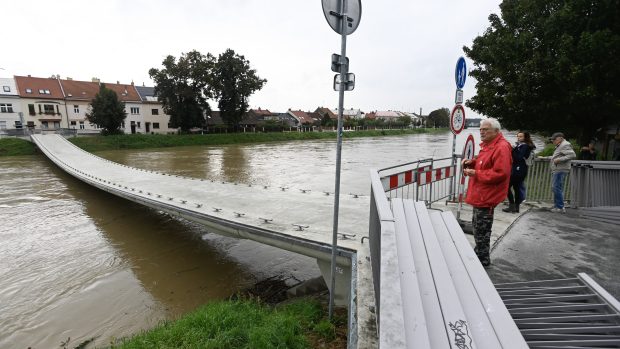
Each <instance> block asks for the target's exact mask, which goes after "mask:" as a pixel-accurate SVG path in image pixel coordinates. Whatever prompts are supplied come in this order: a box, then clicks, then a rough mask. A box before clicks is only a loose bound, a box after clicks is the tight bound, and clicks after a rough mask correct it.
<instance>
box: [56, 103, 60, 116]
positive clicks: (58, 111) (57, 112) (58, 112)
mask: <svg viewBox="0 0 620 349" xmlns="http://www.w3.org/2000/svg"><path fill="white" fill-rule="evenodd" d="M56 114H58V115H60V110H58V104H56Z"/></svg>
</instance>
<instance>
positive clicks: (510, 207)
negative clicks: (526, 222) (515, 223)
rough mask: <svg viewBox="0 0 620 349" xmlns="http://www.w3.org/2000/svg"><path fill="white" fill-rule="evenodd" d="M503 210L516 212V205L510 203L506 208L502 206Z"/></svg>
mask: <svg viewBox="0 0 620 349" xmlns="http://www.w3.org/2000/svg"><path fill="white" fill-rule="evenodd" d="M502 211H504V212H509V213H514V212H515V205H514V204H510V206H508V207H506V208H502ZM516 212H519V211H516Z"/></svg>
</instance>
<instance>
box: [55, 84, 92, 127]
mask: <svg viewBox="0 0 620 349" xmlns="http://www.w3.org/2000/svg"><path fill="white" fill-rule="evenodd" d="M59 81H60V87H61V88H62V91H63V94H64V96H65V107H66V113H67V116H68V122H69V128H70V129H75V130H78V131H77V132H78V133H99V132H100V131H101V129H100V128H99V127H98V126H97V125H95V124H92V123H90V122H89V121H88V120H87V119H86V115H87V114H88V113H90V110H91V109H90V103H91V102H92V100H93V99H94V98H95V96H96V95H97V93H99V82H97V81H77V80H73V79H71V78H67V79H60V80H59Z"/></svg>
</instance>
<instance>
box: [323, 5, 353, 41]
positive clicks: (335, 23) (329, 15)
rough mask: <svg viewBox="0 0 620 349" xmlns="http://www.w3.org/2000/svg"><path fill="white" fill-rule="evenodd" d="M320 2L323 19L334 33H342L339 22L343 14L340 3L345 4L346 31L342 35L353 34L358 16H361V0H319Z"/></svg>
mask: <svg viewBox="0 0 620 349" xmlns="http://www.w3.org/2000/svg"><path fill="white" fill-rule="evenodd" d="M321 2H322V4H323V14H324V15H325V19H326V20H327V23H328V24H329V26H330V27H332V29H333V30H334V31H335V32H336V33H338V34H341V35H342V34H343V33H342V25H341V24H340V22H341V19H342V15H343V11H342V9H341V8H340V6H341V4H346V10H347V12H346V15H347V24H346V25H345V27H346V33H344V35H349V34H353V32H354V31H355V29H357V27H358V26H359V25H360V18H361V17H362V2H361V0H321Z"/></svg>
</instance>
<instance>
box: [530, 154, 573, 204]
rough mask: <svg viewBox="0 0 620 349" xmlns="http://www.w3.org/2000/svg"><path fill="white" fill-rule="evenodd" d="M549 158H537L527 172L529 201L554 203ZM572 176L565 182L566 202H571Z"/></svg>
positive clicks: (567, 177)
mask: <svg viewBox="0 0 620 349" xmlns="http://www.w3.org/2000/svg"><path fill="white" fill-rule="evenodd" d="M549 161H550V159H548V158H536V159H534V163H533V164H532V165H531V166H529V168H528V170H527V177H525V191H526V194H525V199H526V200H527V201H538V202H551V201H553V190H552V187H551V168H550V167H549ZM570 185H571V175H570V173H569V174H568V175H567V176H566V180H565V181H564V188H563V192H564V200H565V201H570V200H571V195H570Z"/></svg>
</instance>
